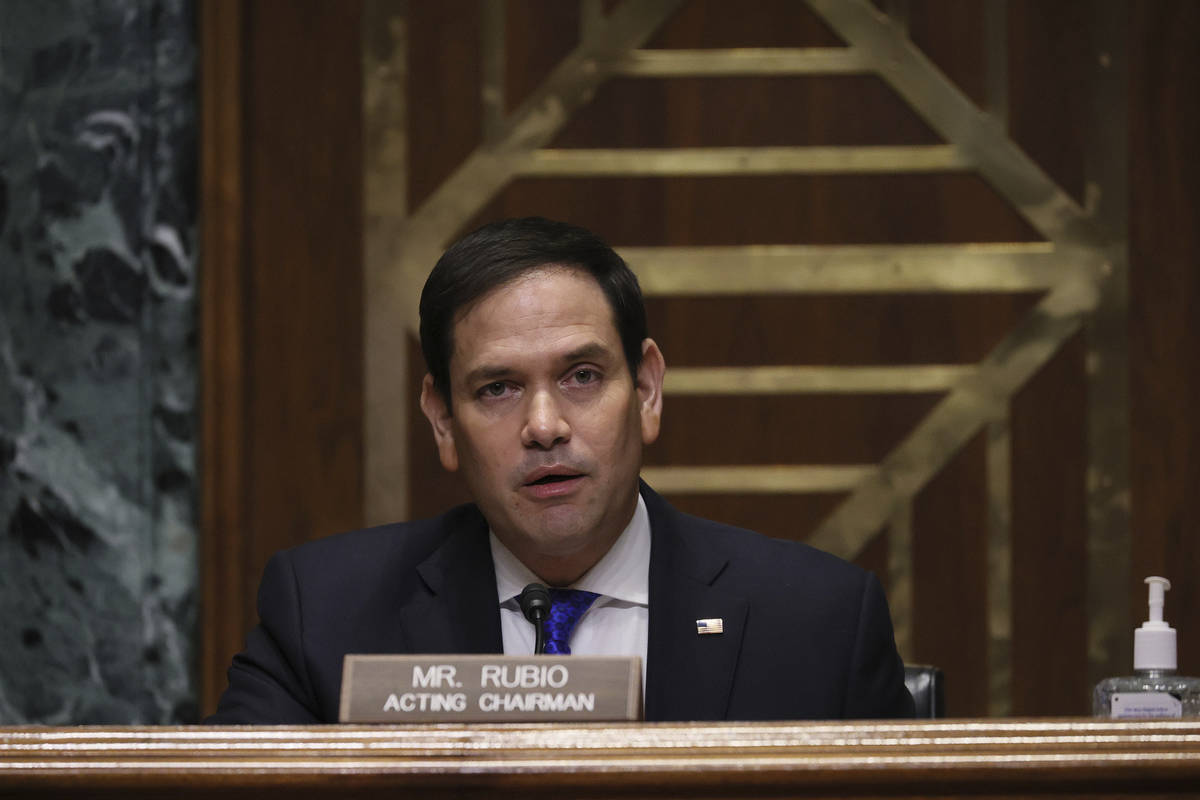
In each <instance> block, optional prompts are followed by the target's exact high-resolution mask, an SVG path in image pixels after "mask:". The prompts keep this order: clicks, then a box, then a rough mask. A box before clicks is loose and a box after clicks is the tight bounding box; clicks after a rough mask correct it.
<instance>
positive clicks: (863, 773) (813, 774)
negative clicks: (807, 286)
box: [0, 719, 1200, 800]
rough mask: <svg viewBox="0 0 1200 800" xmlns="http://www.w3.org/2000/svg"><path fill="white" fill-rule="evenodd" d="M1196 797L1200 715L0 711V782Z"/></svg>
mask: <svg viewBox="0 0 1200 800" xmlns="http://www.w3.org/2000/svg"><path fill="white" fill-rule="evenodd" d="M39 794H40V795H46V796H63V795H71V796H79V795H83V796H88V797H117V796H120V797H148V796H171V797H180V796H183V797H199V796H207V795H212V796H218V795H219V796H221V797H223V798H231V797H235V798H236V797H254V798H264V797H269V796H284V795H286V796H288V797H306V796H318V795H319V796H329V797H335V796H336V797H383V796H387V797H393V798H395V797H520V798H556V800H560V799H561V798H575V797H591V798H601V797H624V798H629V797H706V798H725V797H730V798H731V797H743V798H747V797H808V798H813V797H855V798H868V797H892V798H896V797H939V798H951V797H959V796H971V797H976V798H978V797H995V798H1000V797H1030V796H1043V795H1046V796H1049V795H1052V796H1054V797H1055V798H1066V797H1114V798H1115V797H1118V796H1120V797H1124V798H1131V797H1186V796H1196V797H1200V720H1189V721H1175V722H1168V721H1156V722H1136V723H1117V722H1103V721H1093V720H1087V719H1059V720H1012V721H1000V720H946V721H937V722H926V721H920V722H917V721H914V722H880V723H767V724H763V723H757V724H752V723H726V724H621V725H609V726H601V725H497V726H482V725H480V726H462V725H453V726H450V725H447V726H414V727H357V726H355V727H350V726H319V727H318V726H314V727H275V728H266V727H263V728H205V727H190V728H188V727H178V728H101V727H83V728H41V727H29V728H0V795H3V796H28V795H39Z"/></svg>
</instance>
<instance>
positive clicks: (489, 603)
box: [400, 514, 504, 653]
mask: <svg viewBox="0 0 1200 800" xmlns="http://www.w3.org/2000/svg"><path fill="white" fill-rule="evenodd" d="M473 516H474V519H471V520H469V523H468V524H464V525H460V526H458V527H457V529H456V530H455V531H454V532H453V533H451V534H450V536H449V537H448V538H447V539H446V542H445V543H444V544H443V545H442V546H441V547H440V548H438V549H437V550H436V551H434V553H433V555H431V556H429V558H427V559H425V561H423V562H422V563H421V564H420V565H418V567H417V573H418V575H419V576H420V580H421V582H422V583H423V587H421V588H422V589H423V590H424V593H423V594H420V595H419V596H418V598H417V599H416V600H414V601H412V602H410V603H408V604H407V605H405V606H404V608H402V609H401V611H400V625H401V628H402V632H403V635H404V639H405V642H406V643H407V645H408V651H409V652H412V653H500V652H503V650H504V644H503V640H502V638H501V635H500V606H499V603H498V601H497V597H496V572H495V569H494V567H493V566H492V552H491V547H490V546H489V545H488V536H487V523H486V522H485V521H484V520H483V517H482V516H479V515H478V514H475V515H473ZM418 591H421V590H420V589H419V590H418Z"/></svg>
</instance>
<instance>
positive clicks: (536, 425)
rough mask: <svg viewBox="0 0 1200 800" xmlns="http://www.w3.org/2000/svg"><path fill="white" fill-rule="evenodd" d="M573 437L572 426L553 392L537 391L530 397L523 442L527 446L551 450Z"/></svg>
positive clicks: (522, 435) (522, 432) (522, 433)
mask: <svg viewBox="0 0 1200 800" xmlns="http://www.w3.org/2000/svg"><path fill="white" fill-rule="evenodd" d="M570 438H571V426H570V425H569V424H568V423H567V419H566V417H564V416H563V414H562V409H561V408H560V407H559V402H558V398H556V397H555V396H554V394H553V392H549V391H544V390H541V391H537V392H534V393H533V394H532V396H531V397H530V398H529V405H528V412H527V416H526V417H525V427H524V428H523V429H522V430H521V442H522V444H524V445H525V446H526V447H532V448H537V449H539V450H549V449H550V448H552V447H554V446H555V445H556V444H562V443H564V442H567V441H569V440H570Z"/></svg>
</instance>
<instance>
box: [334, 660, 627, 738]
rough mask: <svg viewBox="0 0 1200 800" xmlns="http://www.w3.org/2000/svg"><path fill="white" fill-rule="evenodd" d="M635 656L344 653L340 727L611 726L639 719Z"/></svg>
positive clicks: (339, 715)
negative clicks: (446, 724) (431, 724)
mask: <svg viewBox="0 0 1200 800" xmlns="http://www.w3.org/2000/svg"><path fill="white" fill-rule="evenodd" d="M641 690H642V666H641V659H639V658H637V657H636V656H628V657H617V656H502V655H490V656H479V655H469V656H467V655H453V656H452V655H446V656H436V655H435V656H428V655H425V656H400V655H353V654H352V655H347V656H346V658H345V660H344V661H343V662H342V701H341V710H340V713H339V714H338V720H339V721H340V722H354V723H363V722H387V723H401V722H587V721H591V722H611V721H617V720H639V719H641V716H642V691H641Z"/></svg>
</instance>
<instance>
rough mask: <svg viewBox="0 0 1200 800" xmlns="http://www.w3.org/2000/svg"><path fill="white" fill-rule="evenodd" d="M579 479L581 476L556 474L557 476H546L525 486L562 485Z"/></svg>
mask: <svg viewBox="0 0 1200 800" xmlns="http://www.w3.org/2000/svg"><path fill="white" fill-rule="evenodd" d="M578 477H579V475H578V474H576V473H569V474H568V473H561V474H555V475H545V476H543V477H541V478H538V479H537V480H536V481H530V482H529V483H527V484H525V485H526V486H545V485H546V484H549V483H562V482H563V481H569V480H573V479H575V478H578Z"/></svg>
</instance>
